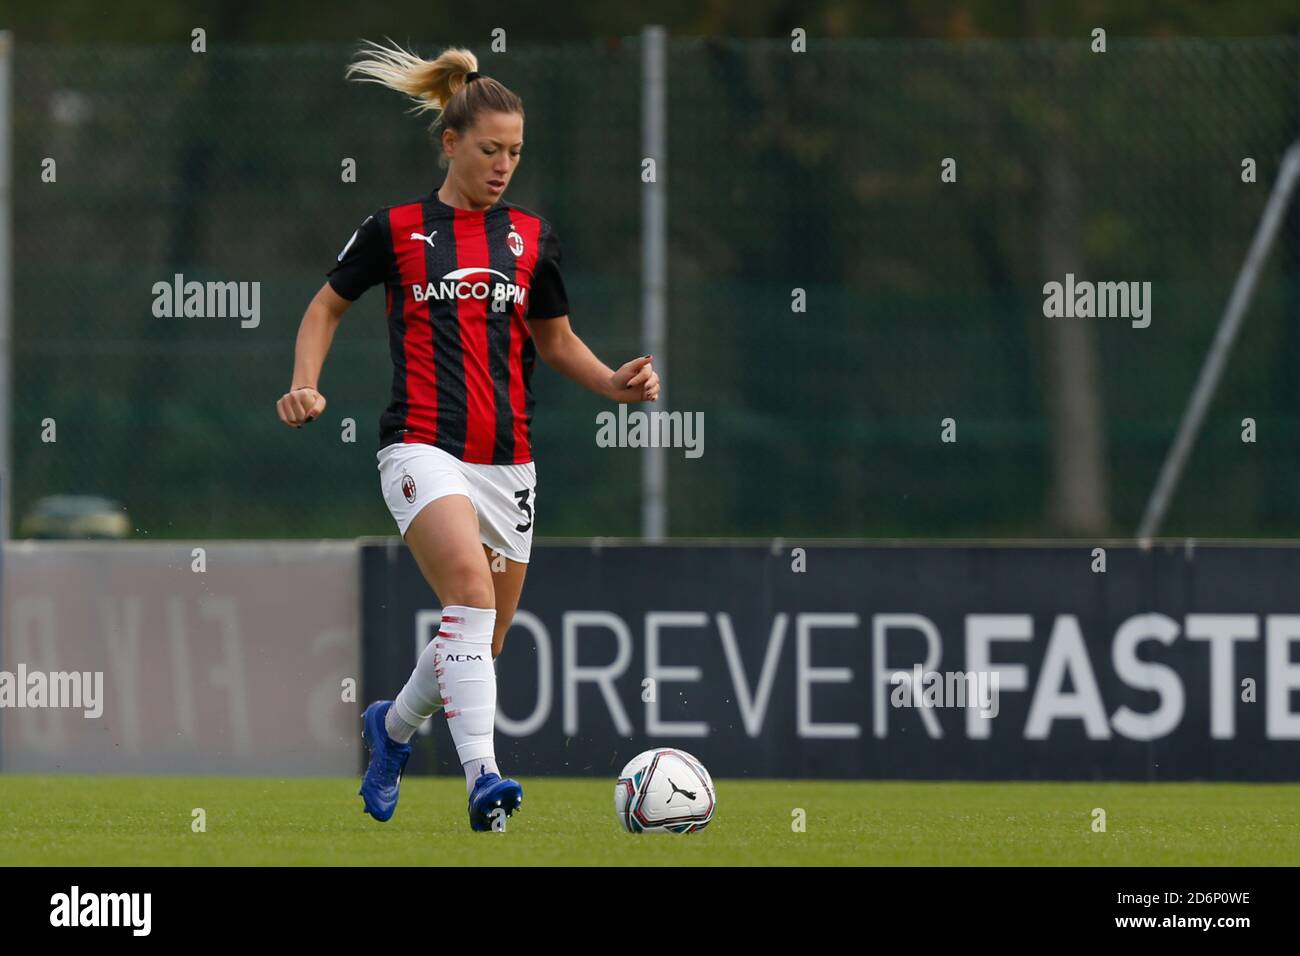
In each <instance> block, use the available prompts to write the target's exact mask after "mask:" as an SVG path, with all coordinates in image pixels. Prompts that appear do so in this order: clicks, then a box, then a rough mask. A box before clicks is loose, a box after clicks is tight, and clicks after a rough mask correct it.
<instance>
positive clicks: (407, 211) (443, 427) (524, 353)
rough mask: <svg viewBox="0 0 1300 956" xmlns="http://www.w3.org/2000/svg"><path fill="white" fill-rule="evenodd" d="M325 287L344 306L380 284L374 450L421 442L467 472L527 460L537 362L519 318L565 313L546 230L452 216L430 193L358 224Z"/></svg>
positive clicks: (500, 213) (500, 208)
mask: <svg viewBox="0 0 1300 956" xmlns="http://www.w3.org/2000/svg"><path fill="white" fill-rule="evenodd" d="M328 281H329V284H330V286H331V287H332V288H333V289H334V291H335V292H337V293H338V294H339V295H340V296H342V297H343V298H345V299H348V300H350V301H355V300H356V299H359V298H360V297H361V296H362V294H363V293H365V291H366V290H367V289H369V288H370V287H371V286H376V285H380V284H383V286H384V295H385V307H386V310H387V313H388V342H389V353H390V356H391V357H392V361H393V387H392V398H391V400H390V402H389V404H388V408H387V409H386V410H385V411H384V414H383V415H382V416H381V418H380V423H379V430H380V446H381V447H383V446H386V445H392V444H396V443H398V442H404V443H414V442H423V443H425V444H430V445H434V446H436V447H438V448H441V449H443V450H444V451H446V452H448V453H450V454H452V455H455V456H456V457H457V458H459V459H461V460H462V461H466V462H472V463H476V464H522V463H524V462H529V461H532V444H531V426H532V418H533V394H532V387H531V384H530V382H531V379H532V372H533V366H534V364H535V362H536V357H537V353H536V349H535V348H534V345H533V341H532V336H531V334H530V333H529V330H528V325H527V323H526V322H525V321H524V320H525V318H527V319H528V320H530V321H531V320H544V319H553V318H558V317H560V316H564V315H568V313H569V302H568V297H567V295H566V293H565V289H564V280H563V278H562V277H561V275H560V241H559V238H558V237H557V236H556V234H555V230H554V229H553V228H552V227H551V224H550V223H549V222H547V221H546V220H544V219H542V218H541V217H540V216H538V215H536V214H534V213H531V212H528V211H527V210H525V209H522V208H520V207H518V206H514V205H512V204H510V203H506V202H504V201H500V202H497V203H496V204H494V205H493V206H491V207H489V208H488V209H486V210H482V211H471V210H465V209H457V208H455V207H453V206H449V205H447V204H446V203H444V202H442V200H440V199H439V198H438V194H437V192H436V191H435V192H433V193H431V194H430V195H428V196H426V197H424V198H423V199H420V200H416V201H413V202H409V203H403V204H400V205H397V206H389V207H387V208H384V209H381V210H379V211H377V212H376V213H374V215H372V216H369V217H367V218H366V220H365V221H364V222H363V223H362V224H361V225H360V226H359V227H358V228H357V230H356V232H354V233H353V235H352V238H350V239H349V240H348V242H347V244H346V245H345V246H344V247H343V250H342V251H341V252H340V253H339V255H338V261H337V263H336V264H335V265H334V267H333V268H332V269H331V270H330V271H329V274H328Z"/></svg>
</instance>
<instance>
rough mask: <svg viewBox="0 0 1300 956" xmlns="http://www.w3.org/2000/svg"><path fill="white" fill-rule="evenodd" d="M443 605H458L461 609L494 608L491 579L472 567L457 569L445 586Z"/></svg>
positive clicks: (493, 592) (493, 591)
mask: <svg viewBox="0 0 1300 956" xmlns="http://www.w3.org/2000/svg"><path fill="white" fill-rule="evenodd" d="M447 592H448V593H447V595H446V596H444V597H443V603H444V604H459V605H461V606H462V607H482V608H495V607H496V591H495V590H494V589H493V587H492V578H491V577H490V576H489V575H487V574H486V573H482V572H481V571H480V569H478V568H473V567H468V566H467V567H464V568H458V569H456V570H455V571H454V572H453V573H452V574H451V580H450V582H449V583H448V585H447Z"/></svg>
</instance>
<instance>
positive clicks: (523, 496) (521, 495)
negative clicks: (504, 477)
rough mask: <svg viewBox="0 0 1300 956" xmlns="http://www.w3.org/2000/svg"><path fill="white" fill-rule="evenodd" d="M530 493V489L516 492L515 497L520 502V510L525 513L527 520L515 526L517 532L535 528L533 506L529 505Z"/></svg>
mask: <svg viewBox="0 0 1300 956" xmlns="http://www.w3.org/2000/svg"><path fill="white" fill-rule="evenodd" d="M529 493H530V489H528V488H524V489H523V490H521V491H516V492H515V497H516V498H517V499H518V500H519V510H520V511H522V512H523V513H524V517H525V519H526V520H525V521H524V523H523V524H517V525H515V530H516V531H527V530H528V529H529V528H531V527H532V526H533V506H532V505H530V504H529V503H528V495H529Z"/></svg>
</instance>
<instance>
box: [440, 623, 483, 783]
mask: <svg viewBox="0 0 1300 956" xmlns="http://www.w3.org/2000/svg"><path fill="white" fill-rule="evenodd" d="M496 619H497V612H496V611H495V610H494V609H493V608H481V607H463V606H460V605H452V606H449V607H445V608H443V609H442V626H441V627H440V628H439V629H438V636H437V637H436V638H435V639H434V642H433V644H432V646H433V648H434V655H435V656H434V664H435V672H434V673H435V675H436V677H437V680H438V689H439V690H440V691H441V692H442V702H443V713H444V714H445V715H446V717H447V726H448V728H449V729H450V730H451V739H452V742H453V743H455V745H456V755H457V759H458V760H459V761H460V763H461V764H462V765H464V764H466V763H469V762H470V761H472V760H482V759H484V758H489V759H491V760H492V761H493V762H495V760H496V749H495V746H494V742H493V727H494V725H495V723H496V714H497V672H496V668H495V667H493V666H492V630H493V628H494V626H495V625H496Z"/></svg>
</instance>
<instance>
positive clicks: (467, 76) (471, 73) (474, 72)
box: [465, 70, 483, 86]
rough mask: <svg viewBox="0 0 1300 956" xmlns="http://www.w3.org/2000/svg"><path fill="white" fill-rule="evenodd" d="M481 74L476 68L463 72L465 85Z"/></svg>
mask: <svg viewBox="0 0 1300 956" xmlns="http://www.w3.org/2000/svg"><path fill="white" fill-rule="evenodd" d="M482 75H483V74H482V73H480V72H479V71H478V70H470V71H469V72H468V73H466V74H465V85H466V86H469V85H470V84H471V83H473V82H474V81H475V80H477V79H478V78H479V77H481V76H482Z"/></svg>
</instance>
